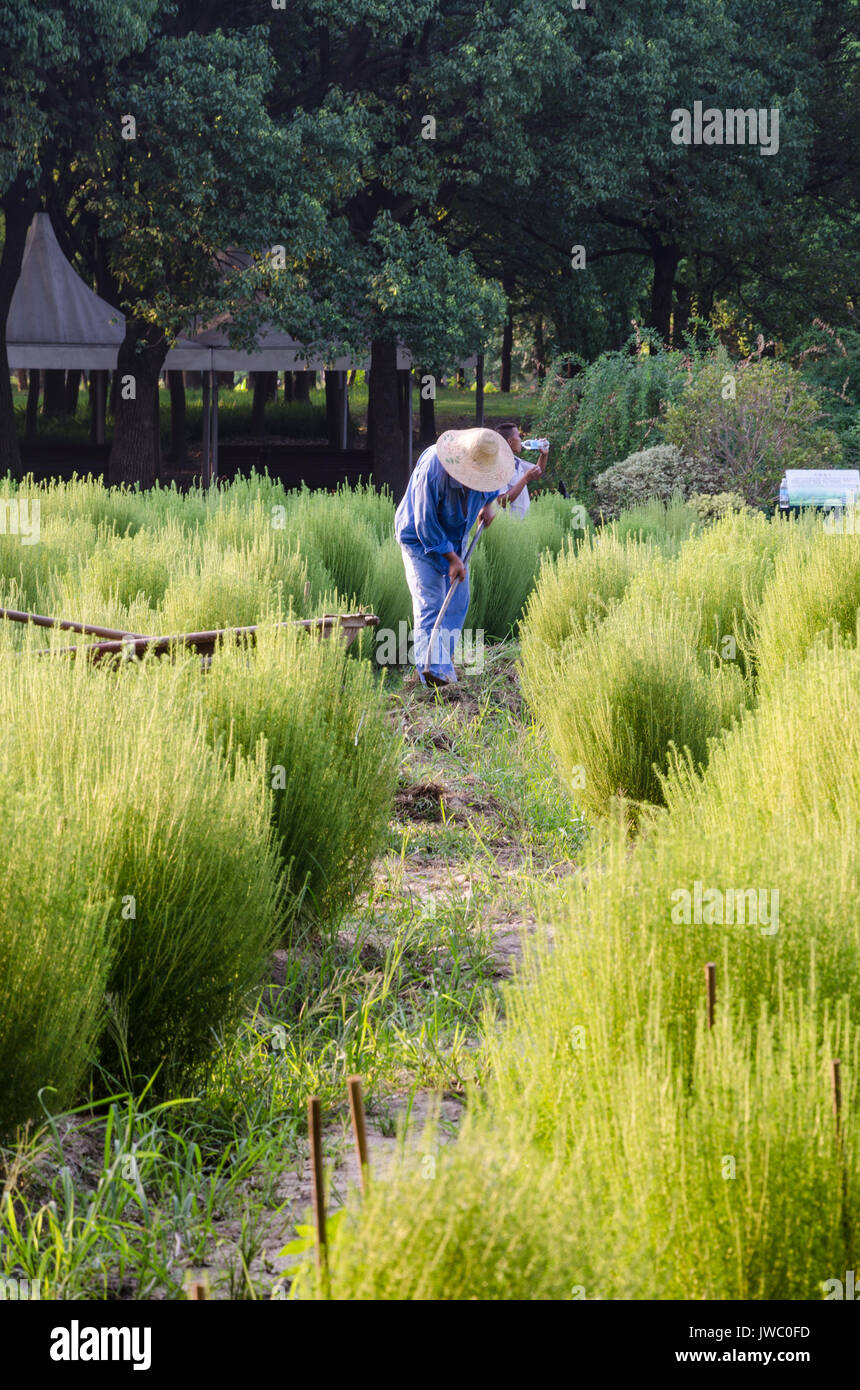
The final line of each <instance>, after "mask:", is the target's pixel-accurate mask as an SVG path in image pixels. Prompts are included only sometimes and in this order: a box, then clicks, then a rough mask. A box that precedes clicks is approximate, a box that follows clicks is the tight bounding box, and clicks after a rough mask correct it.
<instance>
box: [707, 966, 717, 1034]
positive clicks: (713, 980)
mask: <svg viewBox="0 0 860 1390" xmlns="http://www.w3.org/2000/svg"><path fill="white" fill-rule="evenodd" d="M705 983H706V985H707V990H708V1028H709V1029H711V1028H713V1026H714V1014H715V1012H716V1007H717V967H716V966H715V965H714V962H713V961H708V964H707V965H706V966H705Z"/></svg>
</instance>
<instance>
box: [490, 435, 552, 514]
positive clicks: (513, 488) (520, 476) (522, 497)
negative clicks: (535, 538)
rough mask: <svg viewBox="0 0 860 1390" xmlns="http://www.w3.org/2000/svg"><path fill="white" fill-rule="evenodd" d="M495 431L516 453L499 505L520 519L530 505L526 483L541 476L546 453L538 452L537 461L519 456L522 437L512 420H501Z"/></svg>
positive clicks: (521, 449)
mask: <svg viewBox="0 0 860 1390" xmlns="http://www.w3.org/2000/svg"><path fill="white" fill-rule="evenodd" d="M496 433H497V434H500V435H501V436H502V438H503V439H504V441H505V443H506V444H507V445H508V447H509V449H510V450H511V452H512V453H513V454H515V455H516V458H515V459H514V473H513V475H512V477H511V478H510V480H509V482H508V488H507V491H506V492H504V493H503V494H502V496H501V497H500V498H499V506H500V507H507V509H508V511H509V512H510V514H511V516H516V517H519V519H520V520H522V519H523V517H524V516H525V515H526V513H527V511H528V509H529V507H530V506H531V499H530V497H529V489H528V485H529V483H533V482H535V480H536V479H537V478H540V477H541V476H542V474H543V471H544V469H545V468H546V461H547V454H546V453H542V454H540V455H539V456H538V461H537V463H529V462H528V461H527V460H526V459H524V458H520V457H519V456H520V455H521V454H522V452H523V439H522V435H521V434H520V427H519V425H518V424H517V423H516V422H515V421H514V420H503V421H502V423H501V424H500V425H496Z"/></svg>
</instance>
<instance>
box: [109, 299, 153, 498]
mask: <svg viewBox="0 0 860 1390" xmlns="http://www.w3.org/2000/svg"><path fill="white" fill-rule="evenodd" d="M139 339H142V340H143V342H144V344H145V346H144V348H143V350H142V351H140V352H138V351H136V350H135V345H136V343H137V342H138V340H139ZM166 356H167V338H166V337H165V335H164V333H163V332H162V331H161V329H159V328H157V327H156V326H155V325H154V324H150V323H143V322H138V321H136V320H135V319H132V318H127V319H126V321H125V338H124V340H123V342H122V343H121V344H120V349H119V354H118V356H117V370H116V373H115V378H116V381H117V382H121V381H122V379H123V378H124V377H126V378H127V377H133V378H134V397H133V398H132V399H129V400H126V399H125V395H126V388H123V387H122V386H121V387H120V389H119V390H118V391H117V400H116V407H115V413H114V428H113V445H112V447H111V452H110V460H109V462H108V478H109V481H110V482H111V483H139V484H140V486H141V487H144V488H146V487H152V484H153V483H154V482H155V480H156V478H157V476H158V470H159V466H160V462H161V440H160V438H159V431H158V430H157V428H156V422H157V415H156V404H157V401H158V378H159V376H160V375H161V369H162V367H163V366H164V359H165V357H166Z"/></svg>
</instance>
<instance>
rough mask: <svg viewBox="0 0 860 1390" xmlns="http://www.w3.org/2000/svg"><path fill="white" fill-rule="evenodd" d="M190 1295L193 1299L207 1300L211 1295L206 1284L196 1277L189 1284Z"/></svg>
mask: <svg viewBox="0 0 860 1390" xmlns="http://www.w3.org/2000/svg"><path fill="white" fill-rule="evenodd" d="M188 1297H189V1298H191V1299H203V1300H204V1302H205V1301H206V1300H207V1299H208V1297H209V1294H208V1292H207V1289H206V1285H205V1284H203V1283H201V1282H200V1281H199V1280H197V1279H195V1280H194V1282H193V1283H191V1284H189V1285H188Z"/></svg>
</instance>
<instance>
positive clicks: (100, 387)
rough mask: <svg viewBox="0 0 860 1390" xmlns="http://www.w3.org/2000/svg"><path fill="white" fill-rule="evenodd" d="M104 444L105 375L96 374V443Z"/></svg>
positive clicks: (100, 372)
mask: <svg viewBox="0 0 860 1390" xmlns="http://www.w3.org/2000/svg"><path fill="white" fill-rule="evenodd" d="M104 442H105V373H104V372H103V371H100V370H99V371H97V372H96V443H97V444H104Z"/></svg>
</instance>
